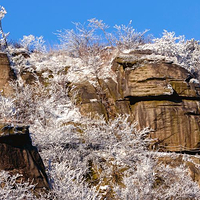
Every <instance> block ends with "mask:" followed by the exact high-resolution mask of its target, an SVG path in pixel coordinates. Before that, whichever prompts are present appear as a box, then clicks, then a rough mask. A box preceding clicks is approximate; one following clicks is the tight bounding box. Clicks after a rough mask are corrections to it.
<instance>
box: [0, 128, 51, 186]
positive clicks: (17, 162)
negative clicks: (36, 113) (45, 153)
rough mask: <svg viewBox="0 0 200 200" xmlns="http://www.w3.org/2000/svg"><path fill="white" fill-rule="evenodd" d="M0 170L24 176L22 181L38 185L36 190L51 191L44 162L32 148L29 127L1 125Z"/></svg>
mask: <svg viewBox="0 0 200 200" xmlns="http://www.w3.org/2000/svg"><path fill="white" fill-rule="evenodd" d="M0 157H1V159H0V170H5V171H8V172H9V173H10V174H22V175H23V176H22V180H24V181H30V182H31V183H33V184H36V190H41V189H42V190H43V189H45V190H46V189H49V182H48V178H47V175H46V172H45V167H44V164H43V161H42V159H41V157H40V155H39V153H38V150H37V148H36V147H34V146H32V141H31V138H30V135H29V129H28V126H22V125H15V126H11V125H6V124H1V125H0Z"/></svg>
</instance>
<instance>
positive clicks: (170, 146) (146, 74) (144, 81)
mask: <svg viewBox="0 0 200 200" xmlns="http://www.w3.org/2000/svg"><path fill="white" fill-rule="evenodd" d="M144 55H145V56H146V57H144ZM112 70H113V71H114V72H115V74H116V77H117V79H116V80H117V81H114V80H113V79H111V78H108V79H106V80H102V79H100V80H98V82H99V85H100V86H98V87H94V86H93V85H91V84H90V83H89V82H84V83H81V84H79V85H77V87H76V89H77V90H78V91H79V95H78V102H79V106H80V110H81V112H82V114H85V115H87V114H88V113H89V112H90V113H92V115H95V114H100V115H104V116H105V118H107V119H109V118H113V117H115V116H116V115H117V114H130V120H131V121H137V122H138V128H139V129H142V128H144V127H149V128H152V129H153V132H152V133H151V137H152V138H157V142H155V146H154V147H156V148H159V149H160V150H163V151H190V152H191V151H194V152H196V151H198V149H199V142H200V126H199V121H200V104H199V100H200V84H199V83H198V81H197V80H196V79H195V77H194V75H193V74H191V73H190V72H188V71H187V70H186V69H184V68H182V67H180V66H178V65H176V64H173V62H170V61H166V60H153V59H149V58H148V55H147V54H146V52H132V53H130V54H121V55H119V56H118V57H117V58H115V59H114V61H113V63H112Z"/></svg>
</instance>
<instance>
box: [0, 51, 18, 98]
mask: <svg viewBox="0 0 200 200" xmlns="http://www.w3.org/2000/svg"><path fill="white" fill-rule="evenodd" d="M0 69H1V73H0V90H1V91H2V92H3V93H4V95H6V96H8V95H10V94H11V93H12V88H11V86H10V85H9V81H11V80H15V79H16V77H15V74H14V71H13V70H12V69H11V67H10V62H9V59H8V57H7V55H6V54H4V53H0Z"/></svg>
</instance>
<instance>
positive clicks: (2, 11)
mask: <svg viewBox="0 0 200 200" xmlns="http://www.w3.org/2000/svg"><path fill="white" fill-rule="evenodd" d="M6 14H7V12H6V9H5V8H4V7H3V6H0V20H2V19H3V18H4V16H5V15H6Z"/></svg>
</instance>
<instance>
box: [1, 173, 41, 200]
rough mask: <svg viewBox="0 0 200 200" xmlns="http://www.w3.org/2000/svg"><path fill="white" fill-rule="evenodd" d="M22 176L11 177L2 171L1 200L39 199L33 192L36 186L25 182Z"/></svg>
mask: <svg viewBox="0 0 200 200" xmlns="http://www.w3.org/2000/svg"><path fill="white" fill-rule="evenodd" d="M20 179H21V175H19V174H17V175H10V174H9V173H8V172H6V171H2V170H1V171H0V199H1V200H23V199H30V200H34V199H37V197H36V196H35V195H34V193H33V191H34V188H35V185H32V184H31V183H29V182H24V181H22V180H20Z"/></svg>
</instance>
